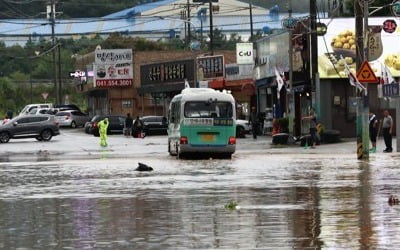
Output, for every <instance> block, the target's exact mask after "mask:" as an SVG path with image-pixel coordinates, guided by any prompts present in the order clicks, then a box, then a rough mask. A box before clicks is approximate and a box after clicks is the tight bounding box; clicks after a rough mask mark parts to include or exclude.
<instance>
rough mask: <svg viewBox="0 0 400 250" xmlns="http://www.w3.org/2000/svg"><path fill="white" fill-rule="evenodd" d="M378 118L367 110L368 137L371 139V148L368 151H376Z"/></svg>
mask: <svg viewBox="0 0 400 250" xmlns="http://www.w3.org/2000/svg"><path fill="white" fill-rule="evenodd" d="M377 129H378V119H376V115H375V114H374V113H372V112H369V139H370V140H371V144H372V148H371V149H370V150H369V152H370V153H376V136H377V134H378V132H377Z"/></svg>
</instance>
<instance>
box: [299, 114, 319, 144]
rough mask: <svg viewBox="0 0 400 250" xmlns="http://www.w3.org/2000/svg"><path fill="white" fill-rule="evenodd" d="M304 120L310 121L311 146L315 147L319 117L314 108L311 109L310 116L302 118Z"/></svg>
mask: <svg viewBox="0 0 400 250" xmlns="http://www.w3.org/2000/svg"><path fill="white" fill-rule="evenodd" d="M302 120H307V121H310V136H311V143H310V144H311V148H315V144H316V143H317V117H316V116H315V111H314V109H313V108H311V109H310V113H309V115H308V116H305V117H303V118H302Z"/></svg>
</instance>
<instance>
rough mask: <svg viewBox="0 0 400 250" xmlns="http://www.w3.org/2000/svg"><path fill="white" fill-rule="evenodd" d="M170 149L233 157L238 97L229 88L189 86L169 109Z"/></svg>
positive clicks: (176, 151) (172, 153)
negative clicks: (236, 99)
mask: <svg viewBox="0 0 400 250" xmlns="http://www.w3.org/2000/svg"><path fill="white" fill-rule="evenodd" d="M168 120H169V122H168V152H169V153H170V155H176V156H178V158H179V157H181V156H183V155H188V154H193V153H202V154H210V155H214V154H218V155H221V156H223V157H227V158H230V157H231V156H232V154H233V153H234V152H235V150H236V109H235V99H234V98H233V96H232V95H231V94H230V93H228V92H226V91H217V90H214V89H210V88H185V89H183V90H182V92H181V94H178V95H176V96H175V97H174V98H173V99H172V101H171V103H170V106H169V112H168Z"/></svg>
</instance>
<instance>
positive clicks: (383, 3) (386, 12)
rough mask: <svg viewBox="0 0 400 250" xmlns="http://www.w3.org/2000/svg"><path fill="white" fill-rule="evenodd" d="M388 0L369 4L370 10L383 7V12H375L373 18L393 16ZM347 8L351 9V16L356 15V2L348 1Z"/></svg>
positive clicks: (378, 0)
mask: <svg viewBox="0 0 400 250" xmlns="http://www.w3.org/2000/svg"><path fill="white" fill-rule="evenodd" d="M388 2H389V1H388V0H374V1H373V2H372V3H370V4H369V7H370V8H374V7H383V8H382V9H381V10H379V11H377V12H375V13H374V14H373V15H372V16H391V15H392V13H391V10H390V7H389V6H388ZM384 6H386V7H384ZM346 7H347V8H348V9H349V14H350V16H353V15H354V1H347V2H346Z"/></svg>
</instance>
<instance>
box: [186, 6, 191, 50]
mask: <svg viewBox="0 0 400 250" xmlns="http://www.w3.org/2000/svg"><path fill="white" fill-rule="evenodd" d="M186 3H187V4H186V12H187V27H188V31H187V34H188V36H187V41H188V45H189V46H190V3H189V0H187V2H186Z"/></svg>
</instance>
